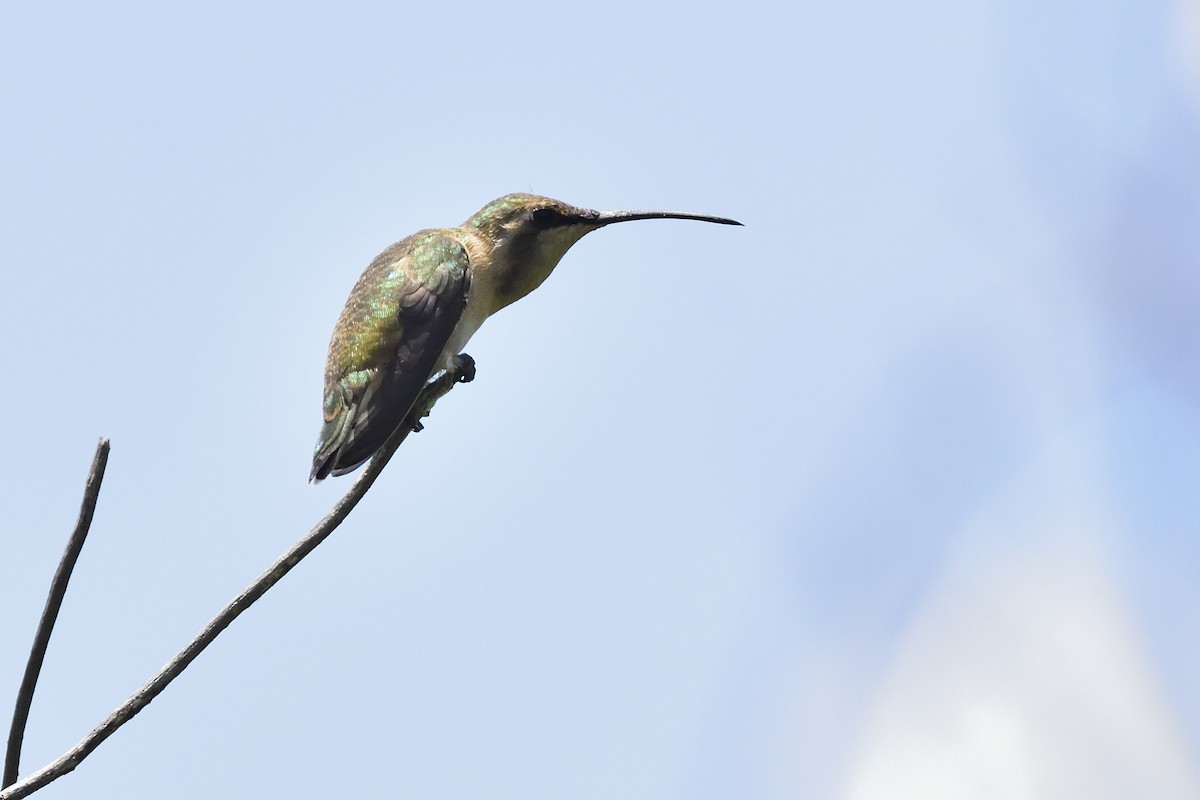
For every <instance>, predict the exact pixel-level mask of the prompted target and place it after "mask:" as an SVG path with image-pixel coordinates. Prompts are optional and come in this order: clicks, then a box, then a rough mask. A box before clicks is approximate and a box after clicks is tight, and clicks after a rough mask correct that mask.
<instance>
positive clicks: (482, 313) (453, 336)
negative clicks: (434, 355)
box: [438, 297, 487, 370]
mask: <svg viewBox="0 0 1200 800" xmlns="http://www.w3.org/2000/svg"><path fill="white" fill-rule="evenodd" d="M474 299H475V298H473V297H468V298H467V307H466V308H464V309H463V313H462V316H461V317H459V319H458V324H457V325H455V326H454V330H452V331H451V332H450V338H449V339H447V340H446V346H445V347H444V348H442V354H441V356H439V357H438V369H439V370H447V369H450V368H451V367H453V366H454V357H455V356H456V355H458V354H459V353H461V352H462V349H463V348H464V347H466V346H467V342H468V341H469V340H470V338H471V337H472V336H474V335H475V331H477V330H479V326H480V325H482V324H483V321H484V320H485V319H487V311H486V310H485V309H484V307H483V303H482V302H480V301H478V300H476V301H475V302H472V300H474Z"/></svg>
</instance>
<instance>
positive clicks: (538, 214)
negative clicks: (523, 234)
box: [529, 208, 562, 228]
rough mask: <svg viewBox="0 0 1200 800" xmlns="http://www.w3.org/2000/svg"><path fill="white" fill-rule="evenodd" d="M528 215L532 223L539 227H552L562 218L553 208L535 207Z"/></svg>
mask: <svg viewBox="0 0 1200 800" xmlns="http://www.w3.org/2000/svg"><path fill="white" fill-rule="evenodd" d="M529 216H530V219H532V220H533V224H534V225H537V226H538V227H539V228H550V227H553V226H554V225H556V224H557V223H558V221H559V220H560V219H561V218H562V216H561V215H560V214H559V213H558V211H556V210H554V209H553V208H535V209H534V210H533V213H531V214H530V215H529Z"/></svg>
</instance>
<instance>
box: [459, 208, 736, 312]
mask: <svg viewBox="0 0 1200 800" xmlns="http://www.w3.org/2000/svg"><path fill="white" fill-rule="evenodd" d="M639 219H692V220H699V221H701V222H715V223H718V224H721V225H741V223H740V222H736V221H734V220H731V219H726V218H725V217H713V216H709V215H705V214H688V213H683V212H677V211H593V210H592V209H590V208H578V207H576V206H573V205H569V204H567V203H564V202H562V201H561V200H555V199H553V198H550V197H539V196H538V195H533V194H508V195H505V196H504V197H501V198H498V199H496V200H493V201H492V202H490V203H488V204H487V205H486V206H484V207H483V208H481V209H479V211H478V212H476V213H475V215H474V216H473V217H471V218H470V219H469V220H467V222H466V224H465V225H464V227H465V228H468V229H472V230H473V231H474V232H475V233H476V234H478V235H479V236H481V237H482V238H483V239H484V240H485V241H487V242H489V243H490V244H491V247H492V252H491V259H492V263H493V264H495V265H496V266H497V267H498V268H499V269H500V270H502V271H504V272H505V273H507V275H508V277H507V280H506V281H505V284H506V285H504V286H501V287H500V289H501V292H500V294H501V296H500V297H499V298H498V299H500V300H501V303H502V305H507V304H508V303H511V302H513V301H514V300H517V299H519V298H521V297H524V296H525V295H526V294H528V293H529V292H531V291H533V290H534V289H536V288H537V287H538V286H539V285H541V283H542V281H544V280H545V279H546V278H547V277H548V276H549V275H550V273H551V272H552V271H553V270H554V268H555V267H556V266H557V265H558V262H559V261H560V260H561V259H562V257H563V256H564V255H565V254H566V252H567V250H569V249H570V248H571V245H573V244H575V243H576V242H578V241H579V240H580V239H582V238H583V237H584V236H585V235H586V234H588V233H591V232H592V231H594V230H596V229H597V228H602V227H604V226H605V225H611V224H613V223H614V222H631V221H633V220H639Z"/></svg>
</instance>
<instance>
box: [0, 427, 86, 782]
mask: <svg viewBox="0 0 1200 800" xmlns="http://www.w3.org/2000/svg"><path fill="white" fill-rule="evenodd" d="M108 449H109V447H108V439H101V440H100V441H99V442H98V443H97V444H96V455H95V456H93V457H92V468H91V469H90V470H89V471H88V477H87V483H86V484H84V489H83V502H82V503H81V504H80V506H79V519H78V520H77V521H76V522H75V530H74V531H72V533H71V538H70V539H68V540H67V549H66V550H64V551H63V554H62V559H61V560H60V561H59V562H58V569H57V570H56V571H55V573H54V579H53V580H52V581H51V582H50V594H49V595H48V596H47V597H46V606H45V608H43V609H42V618H41V620H40V621H39V622H38V628H37V632H36V633H35V634H34V636H33V647H32V648H30V651H29V661H28V662H26V664H25V676H24V677H23V678H22V679H21V688H20V689H19V690H17V704H16V707H15V708H14V709H13V718H12V726H11V727H10V728H9V729H8V750H7V751H6V752H5V755H4V778H3V782H2V783H0V789H7V788H8V787H9V786H12V785H13V784H14V783H16V782H17V774H18V772H19V770H20V768H21V745H22V744H23V743H24V741H25V723H27V722H28V721H29V709H30V707H31V706H32V705H33V693H34V690H36V689H37V682H38V676H39V675H41V672H42V662H43V661H44V660H45V658H46V648H47V647H49V646H50V634H51V633H52V632H53V631H54V623H55V622H56V621H57V620H58V611H59V609H60V608H62V602H63V596H64V595H66V593H67V584H68V583H69V582H70V581H71V573H72V572H73V571H74V569H75V562H76V561H77V560H78V559H79V553H80V552H81V551H82V550H83V543H84V541H85V540H86V539H87V535H88V530H89V529H90V528H91V527H92V515H93V514H95V512H96V501H97V499H99V497H100V484H101V483H102V482H103V481H104V468H105V467H106V466H107V465H108Z"/></svg>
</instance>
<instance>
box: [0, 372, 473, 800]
mask: <svg viewBox="0 0 1200 800" xmlns="http://www.w3.org/2000/svg"><path fill="white" fill-rule="evenodd" d="M458 380H460V378H459V375H458V374H457V373H455V374H454V375H453V377H448V376H445V375H444V376H443V377H442V378H441V379H440V380H439V381H435V382H433V383H431V384H430V386H429V387H427V391H426V393H424V394H422V397H421V398H420V399H419V400H418V402H417V407H416V408H414V409H413V411H412V412H411V413H410V415H409V416H408V418H407V419H406V420H405V422H404V424H403V425H401V426H400V427H399V428H397V429H396V432H395V433H393V434H392V436H391V438H389V439H388V440H387V442H386V443H385V444H384V445H383V447H381V448H380V449H379V452H377V453H376V454H375V456H374V457H373V458H372V459H371V463H370V464H368V465H367V467H366V469H365V470H363V472H362V474H361V475H359V476H358V480H356V481H355V482H354V485H352V486H351V487H350V489H349V491H347V492H346V493H345V494H344V495H342V499H341V500H339V501H338V502H337V505H335V506H334V507H333V510H331V511H330V512H329V513H328V514H326V515H325V517H324V519H322V520H321V521H320V522H318V523H317V524H316V525H315V526H314V527H313V528H312V529H311V530H310V531H309V532H308V533H306V534H305V535H304V536H303V537H302V538H301V539H300V541H298V542H296V544H294V545H292V547H291V548H290V549H289V550H287V551H286V552H285V553H284V554H283V555H281V556H280V557H279V558H278V559H277V560H276V561H275V563H274V564H272V565H271V566H270V567H268V568H267V571H266V572H264V573H263V574H262V575H259V576H258V578H256V579H255V580H254V582H253V583H251V584H250V585H249V586H247V587H246V588H245V589H243V590H242V591H241V593H240V594H238V596H237V597H235V598H233V600H231V601H230V602H229V604H228V605H226V606H225V607H224V608H223V609H221V610H220V612H218V613H217V615H216V616H215V617H213V618H212V620H210V621H209V623H208V624H207V625H205V626H204V628H203V629H202V630H201V631H200V633H198V634H196V637H195V638H194V639H192V641H190V642H188V644H187V645H186V646H184V648H183V649H182V650H180V651H179V652H178V653H176V654H175V657H174V658H172V659H171V660H170V661H168V662H167V664H166V666H164V667H163V668H162V669H161V670H159V672H158V674H157V675H155V676H154V677H153V678H151V679H150V680H149V681H147V682H146V683H145V684H144V685H143V686H142V688H140V689H138V690H137V691H136V692H135V693H134V694H133V696H132V697H130V698H129V699H128V700H126V701H125V702H124V703H122V704H121V705H120V706H118V707H117V709H116V710H115V711H113V712H112V713H111V714H109V715H108V717H107V718H106V719H105V720H104V721H103V722H101V723H100V724H99V725H98V726H97V727H96V729H95V730H93V731H92V732H91V733H89V734H88V735H87V736H85V737H83V739H81V740H80V742H79V743H78V744H77V745H75V746H74V747H72V748H71V749H70V750H68V751H67V752H66V753H64V754H63V755H62V756H60V757H59V758H58V759H56V760H55V761H53V762H52V763H50V764H47V765H46V766H44V767H42V768H41V769H39V770H38V771H37V772H35V773H33V774H32V775H30V776H29V777H27V778H25V780H23V781H21V782H20V783H17V784H14V785H13V786H10V787H8V788H6V789H4V790H2V791H0V800H18V798H21V797H27V796H28V795H30V794H32V793H34V792H36V791H37V790H38V789H41V788H42V787H43V786H45V785H46V784H48V783H50V782H51V781H55V780H57V779H59V778H61V777H62V776H63V775H66V774H67V773H68V772H71V771H72V770H74V769H75V767H77V766H79V764H80V762H82V761H83V760H84V759H85V758H87V757H88V756H89V755H90V754H91V752H92V751H93V750H95V749H96V748H97V747H99V746H100V743H101V742H103V741H104V740H105V739H107V738H108V737H109V736H112V735H113V733H115V732H116V731H117V729H118V728H120V727H121V726H122V725H124V724H125V723H126V722H128V721H129V720H131V719H133V717H134V715H135V714H137V713H138V712H139V711H141V710H142V709H143V708H145V707H146V706H147V705H149V704H150V701H151V700H153V699H154V698H155V697H158V695H159V694H160V693H161V692H162V690H163V689H165V688H167V685H168V684H170V683H171V681H173V680H175V678H177V677H178V676H179V674H180V673H181V672H183V671H184V670H185V669H186V668H187V666H188V665H189V664H191V663H192V661H194V660H195V658H196V656H198V655H200V653H201V652H202V651H203V650H204V649H205V648H206V647H208V646H209V645H210V644H212V642H213V640H214V639H216V638H217V636H218V635H220V633H221V631H223V630H225V628H227V627H229V624H230V623H231V622H233V621H234V620H235V619H237V618H238V616H239V615H240V614H241V613H242V612H243V611H245V610H246V609H247V608H249V607H250V606H251V605H252V604H253V603H254V602H255V601H256V600H258V598H260V597H262V596H263V595H264V594H265V593H266V592H267V590H268V589H270V588H271V587H272V586H274V585H275V584H276V583H278V582H279V580H280V579H281V578H283V576H284V575H286V574H288V572H290V571H291V569H292V567H294V566H296V565H297V564H299V563H300V560H301V559H302V558H304V557H305V556H307V555H308V554H309V553H311V552H312V551H313V550H314V549H316V547H317V545H319V544H320V543H321V542H323V541H325V539H326V537H328V536H329V534H331V533H333V531H334V530H335V529H336V528H337V527H338V525H341V524H342V521H343V520H344V519H346V517H347V516H348V515H349V514H350V512H351V511H352V510H353V509H354V507H355V506H356V505H358V501H359V500H361V499H362V497H363V495H364V494H366V493H367V490H368V489H370V488H371V484H373V483H375V479H376V478H378V477H379V473H380V472H382V471H383V468H384V467H385V466H387V463H388V461H389V460H390V459H391V457H392V455H393V454H394V453H395V452H396V448H398V447H399V446H400V445H401V443H403V441H404V440H405V438H407V436H408V434H409V433H410V432H411V431H412V429H413V426H414V425H415V424H416V423H417V422H419V421H420V419H421V417H422V416H425V415H426V414H428V413H429V410H430V409H431V408H432V407H433V403H434V402H436V400H437V399H438V398H440V397H441V396H442V395H444V394H445V393H446V392H448V391H449V390H450V389H451V388H452V387H453V385H454V384H455V383H456V382H457V381H458Z"/></svg>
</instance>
